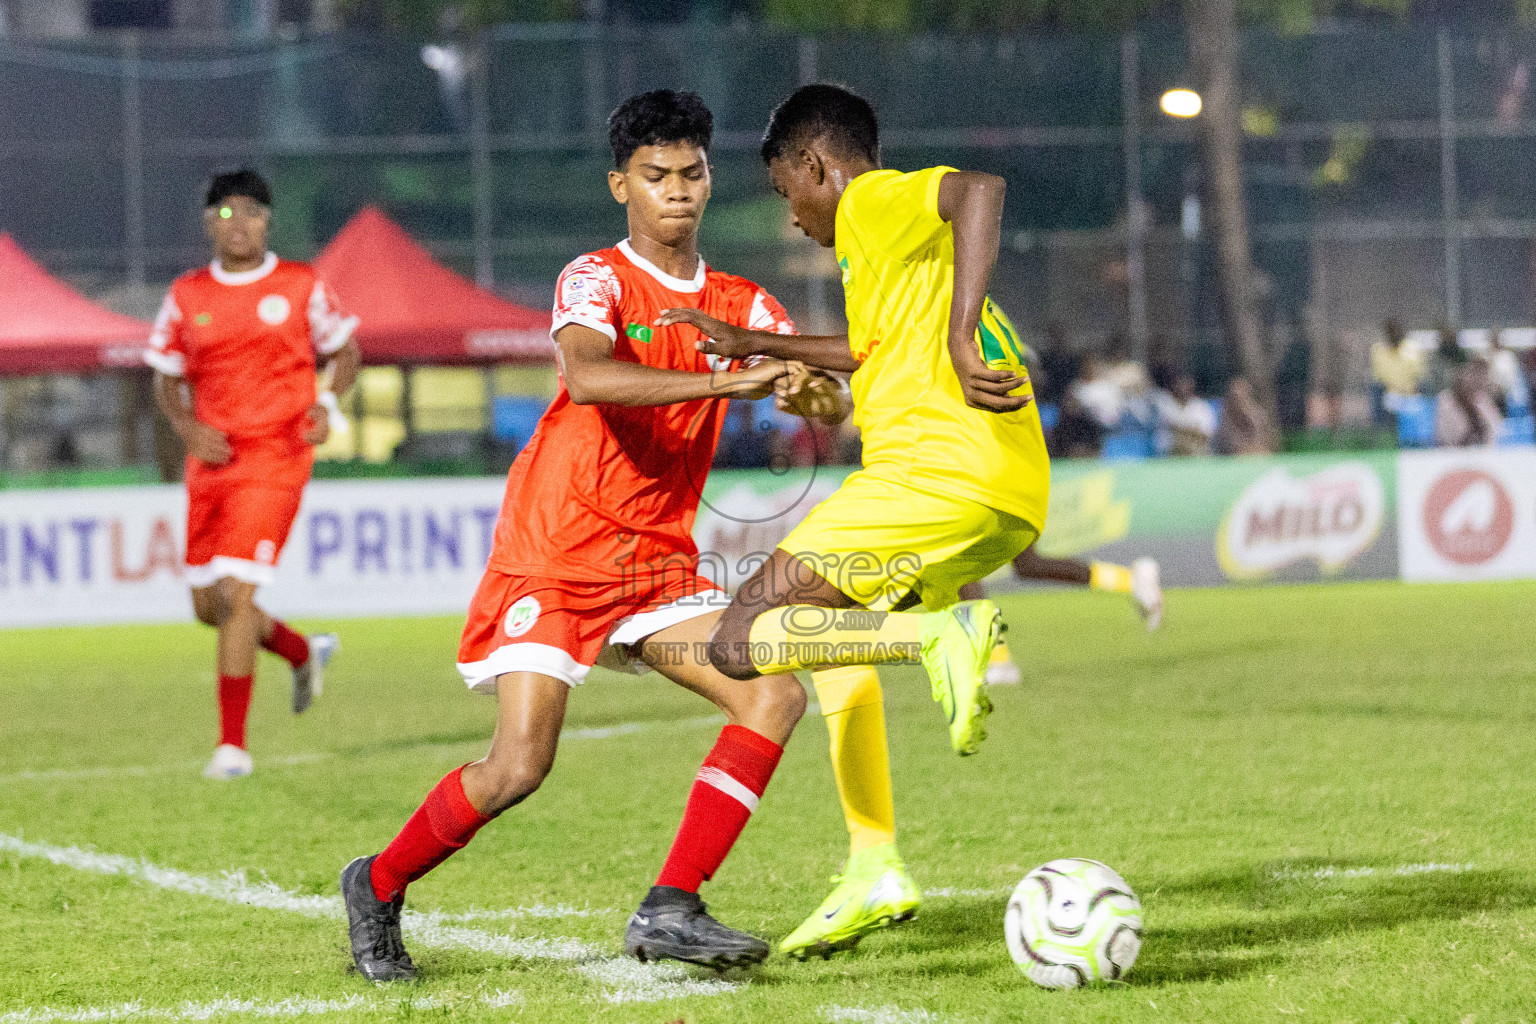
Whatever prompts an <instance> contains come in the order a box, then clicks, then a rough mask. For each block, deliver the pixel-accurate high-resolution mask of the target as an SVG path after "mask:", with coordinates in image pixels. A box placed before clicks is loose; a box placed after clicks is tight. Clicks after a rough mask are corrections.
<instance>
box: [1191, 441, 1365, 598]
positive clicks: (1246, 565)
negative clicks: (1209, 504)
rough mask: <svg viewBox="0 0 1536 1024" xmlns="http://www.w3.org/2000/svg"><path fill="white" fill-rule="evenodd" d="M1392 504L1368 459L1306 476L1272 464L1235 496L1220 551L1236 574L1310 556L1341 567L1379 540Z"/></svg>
mask: <svg viewBox="0 0 1536 1024" xmlns="http://www.w3.org/2000/svg"><path fill="white" fill-rule="evenodd" d="M1385 511H1386V499H1385V492H1384V489H1383V488H1382V485H1381V478H1380V477H1379V476H1377V475H1376V471H1375V470H1373V469H1372V468H1371V467H1370V466H1368V465H1366V464H1365V463H1363V462H1345V463H1341V464H1339V465H1337V466H1330V467H1328V468H1327V469H1325V470H1323V471H1322V472H1320V473H1314V474H1312V475H1311V476H1306V477H1300V478H1298V477H1293V476H1291V474H1290V473H1289V472H1287V471H1286V470H1284V469H1272V470H1270V471H1269V472H1268V473H1265V474H1264V475H1263V476H1261V477H1259V478H1258V479H1257V480H1255V481H1254V482H1253V483H1251V484H1249V485H1248V487H1247V489H1246V490H1244V491H1243V493H1242V494H1241V495H1239V496H1238V499H1237V501H1236V502H1235V503H1233V505H1232V508H1231V510H1230V511H1229V512H1228V513H1227V517H1226V519H1225V520H1224V521H1223V522H1222V524H1221V528H1220V530H1218V531H1217V534H1216V557H1217V559H1218V561H1220V563H1221V568H1222V570H1223V571H1224V572H1226V574H1227V575H1228V576H1229V577H1231V578H1232V579H1254V578H1256V577H1260V576H1264V575H1266V574H1268V573H1271V572H1274V571H1276V570H1278V569H1282V568H1284V567H1286V566H1288V565H1291V564H1293V563H1295V562H1299V561H1302V560H1304V559H1313V560H1315V561H1316V562H1317V564H1318V567H1319V568H1321V569H1322V570H1323V571H1324V572H1337V571H1338V570H1339V569H1342V568H1343V567H1344V566H1346V565H1348V564H1349V563H1350V562H1351V561H1353V560H1354V559H1355V558H1357V557H1359V556H1360V555H1362V554H1364V553H1365V552H1366V551H1367V550H1368V549H1369V548H1370V546H1371V545H1372V544H1374V543H1375V542H1376V538H1377V536H1378V535H1379V534H1380V533H1381V524H1382V520H1383V517H1384V515H1385Z"/></svg>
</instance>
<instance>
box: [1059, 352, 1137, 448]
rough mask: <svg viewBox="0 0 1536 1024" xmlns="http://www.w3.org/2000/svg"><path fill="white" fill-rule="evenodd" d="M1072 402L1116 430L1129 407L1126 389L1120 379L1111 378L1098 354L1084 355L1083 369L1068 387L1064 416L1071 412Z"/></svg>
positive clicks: (1105, 425) (1106, 428) (1108, 427)
mask: <svg viewBox="0 0 1536 1024" xmlns="http://www.w3.org/2000/svg"><path fill="white" fill-rule="evenodd" d="M1068 402H1074V403H1075V404H1076V405H1077V407H1078V408H1079V409H1081V410H1082V411H1083V412H1085V413H1087V414H1088V415H1089V416H1091V417H1093V419H1094V421H1095V422H1096V423H1098V425H1099V427H1100V428H1101V429H1102V430H1113V429H1115V425H1116V424H1118V423H1119V422H1120V414H1121V413H1122V412H1124V411H1125V391H1124V389H1122V388H1121V386H1120V385H1119V383H1117V382H1116V381H1114V380H1112V379H1110V376H1109V369H1108V367H1107V366H1106V365H1105V363H1104V361H1103V360H1102V359H1100V358H1099V357H1098V356H1097V355H1093V354H1090V355H1088V356H1086V357H1085V358H1084V359H1083V364H1082V372H1081V374H1080V375H1079V376H1078V378H1077V380H1075V381H1073V382H1072V385H1071V387H1069V388H1067V395H1066V398H1065V399H1063V401H1062V418H1063V419H1065V418H1066V415H1067V411H1066V407H1067V403H1068Z"/></svg>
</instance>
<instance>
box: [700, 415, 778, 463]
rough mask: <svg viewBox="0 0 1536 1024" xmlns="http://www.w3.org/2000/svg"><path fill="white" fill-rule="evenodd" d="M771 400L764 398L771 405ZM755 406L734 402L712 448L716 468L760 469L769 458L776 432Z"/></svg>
mask: <svg viewBox="0 0 1536 1024" xmlns="http://www.w3.org/2000/svg"><path fill="white" fill-rule="evenodd" d="M772 401H773V400H772V399H768V402H769V403H770V404H771V403H772ZM762 413H763V410H762V409H760V408H759V407H758V403H756V402H749V401H745V400H743V399H734V400H732V401H731V403H730V408H729V409H728V410H727V411H726V414H725V425H724V426H723V427H722V428H721V430H720V445H719V447H717V448H716V449H715V468H717V469H760V468H762V467H763V466H766V465H768V463H769V461H770V460H771V459H772V458H773V453H774V447H775V441H776V440H777V435H778V429H777V428H776V426H775V425H774V423H773V422H772V421H771V420H768V419H765V418H763V417H762Z"/></svg>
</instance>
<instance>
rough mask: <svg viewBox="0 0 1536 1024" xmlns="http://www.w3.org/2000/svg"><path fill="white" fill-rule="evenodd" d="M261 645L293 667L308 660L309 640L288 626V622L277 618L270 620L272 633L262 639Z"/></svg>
mask: <svg viewBox="0 0 1536 1024" xmlns="http://www.w3.org/2000/svg"><path fill="white" fill-rule="evenodd" d="M261 646H263V647H265V648H266V649H267V650H269V651H271V652H272V653H273V654H275V655H277V656H278V657H279V658H283V659H284V660H286V661H287V662H288V664H290V665H292V666H293V667H294V668H298V667H299V666H300V665H302V664H304V663H305V662H306V661H308V660H309V641H308V640H306V639H304V634H302V633H295V632H294V631H293V630H292V629H290V628H288V623H286V622H280V621H278V620H277V619H273V620H272V635H271V636H269V637H267V638H266V639H265V640H263V641H262V642H261Z"/></svg>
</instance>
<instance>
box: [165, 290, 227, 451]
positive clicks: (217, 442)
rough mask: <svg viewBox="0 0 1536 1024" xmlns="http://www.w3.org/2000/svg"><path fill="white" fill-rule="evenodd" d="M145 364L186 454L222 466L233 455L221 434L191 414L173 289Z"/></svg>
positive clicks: (183, 343)
mask: <svg viewBox="0 0 1536 1024" xmlns="http://www.w3.org/2000/svg"><path fill="white" fill-rule="evenodd" d="M144 361H145V362H146V363H148V364H149V365H150V366H151V367H153V368H154V371H155V388H154V391H155V404H156V405H158V406H159V407H160V411H161V412H162V413H164V414H165V418H166V419H167V420H168V421H169V422H170V424H171V429H172V430H174V431H176V434H177V435H178V436H179V437H180V438H181V441H182V444H184V445H186V448H187V454H189V455H191V456H193V457H194V458H196V459H198V460H199V461H201V462H206V463H208V464H209V465H210V466H222V465H224V463H226V462H228V461H229V460H230V458H231V457H232V456H233V455H234V452H233V450H232V449H231V448H230V446H229V438H227V437H225V436H224V434H223V432H222V431H220V430H218V429H216V428H214V427H211V426H209V425H208V424H206V423H203V422H202V421H200V420H199V419H198V418H197V416H196V415H194V414H193V411H192V409H193V406H192V387H191V385H189V384H188V383H187V382H186V380H185V377H186V372H187V371H186V361H187V348H186V344H185V342H184V340H183V338H182V336H181V309H180V307H179V306H177V304H176V289H175V287H174V286H172V288H171V290H170V291H169V292H167V293H166V295H165V301H164V302H162V303H161V304H160V313H159V315H158V316H156V317H155V329H154V331H153V332H151V334H150V336H149V348H147V349H145V351H144Z"/></svg>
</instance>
